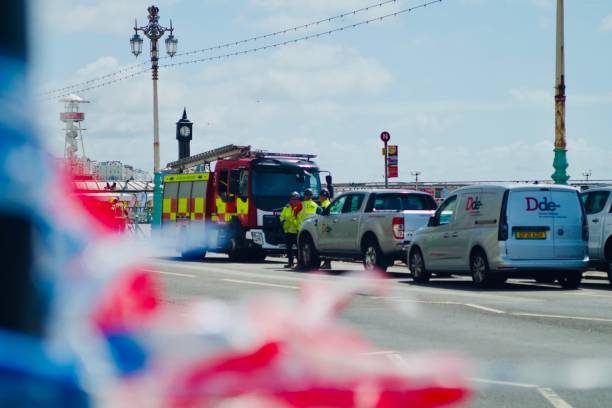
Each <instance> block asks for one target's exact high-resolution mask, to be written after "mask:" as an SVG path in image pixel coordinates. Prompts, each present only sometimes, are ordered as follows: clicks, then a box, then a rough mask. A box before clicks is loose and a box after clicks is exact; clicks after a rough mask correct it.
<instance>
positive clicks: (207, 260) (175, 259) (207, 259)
mask: <svg viewBox="0 0 612 408" xmlns="http://www.w3.org/2000/svg"><path fill="white" fill-rule="evenodd" d="M157 259H162V260H164V261H173V262H186V263H204V264H245V265H253V264H263V265H275V264H276V265H278V264H282V263H283V262H282V261H280V260H274V259H270V260H268V259H266V260H265V261H241V262H238V261H231V260H230V259H229V258H222V257H205V258H196V259H183V258H182V257H181V256H160V257H158V258H157Z"/></svg>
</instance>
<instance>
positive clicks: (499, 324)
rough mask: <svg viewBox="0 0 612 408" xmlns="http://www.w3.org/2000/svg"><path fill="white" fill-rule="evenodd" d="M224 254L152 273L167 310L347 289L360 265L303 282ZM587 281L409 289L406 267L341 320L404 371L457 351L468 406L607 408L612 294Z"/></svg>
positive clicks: (438, 281)
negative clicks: (322, 287)
mask: <svg viewBox="0 0 612 408" xmlns="http://www.w3.org/2000/svg"><path fill="white" fill-rule="evenodd" d="M283 263H284V261H283V260H282V259H280V258H271V257H269V258H268V259H267V260H266V261H265V262H263V263H248V264H240V263H232V262H230V261H229V260H228V259H227V257H225V256H222V255H214V254H213V255H211V254H209V255H208V256H207V258H206V260H203V261H197V262H186V261H182V260H181V259H180V258H178V257H174V256H167V257H164V258H157V259H155V260H154V261H153V265H154V266H153V267H152V271H154V272H155V273H157V274H159V276H160V277H161V278H162V281H163V282H164V284H165V291H166V296H167V298H166V299H165V301H167V302H170V303H182V302H185V301H189V300H198V299H202V298H216V299H224V300H229V301H239V300H243V299H245V298H246V297H251V296H256V295H261V294H266V293H269V292H281V293H283V294H285V295H288V296H297V295H298V293H299V288H300V285H301V284H302V283H303V281H304V279H308V278H310V279H320V280H324V281H329V282H330V283H331V284H340V285H342V284H346V283H348V282H349V281H350V279H352V278H351V277H349V276H348V272H350V271H356V270H360V269H361V266H360V265H359V264H356V263H344V262H333V264H332V265H333V271H332V273H325V274H317V275H313V274H305V273H300V272H296V271H292V270H287V269H284V268H283ZM605 276H606V275H605V274H603V273H598V272H589V273H587V275H586V278H585V280H584V281H583V284H582V286H581V287H580V288H579V289H577V290H564V289H561V288H560V287H559V286H558V285H547V284H538V283H535V282H533V281H529V280H521V279H514V280H509V281H508V282H507V283H506V284H504V285H501V286H499V287H496V288H493V289H477V288H475V287H474V286H473V285H472V283H471V281H470V279H469V278H467V277H445V278H433V279H432V281H431V282H429V283H428V284H415V283H413V282H412V280H411V279H410V274H409V271H408V269H407V267H406V266H405V265H403V264H401V265H400V264H397V265H396V266H394V267H392V268H390V269H389V273H388V277H387V278H386V279H387V281H388V282H389V286H390V289H389V290H388V291H387V292H386V293H385V294H382V295H381V294H372V295H367V294H359V295H357V296H355V297H354V299H353V300H352V302H351V304H350V306H349V307H348V308H347V309H346V310H345V311H344V312H343V313H342V315H341V320H342V321H343V322H346V323H348V324H349V325H351V326H353V327H355V328H357V329H358V330H359V331H360V332H362V333H363V334H364V335H365V336H366V337H367V338H369V340H371V341H372V342H373V343H374V344H375V345H376V346H377V347H378V348H379V349H380V353H379V354H378V358H384V359H386V360H388V362H389V364H395V365H405V364H407V363H406V361H407V358H408V356H409V355H410V354H412V353H414V352H417V351H430V350H442V351H455V352H460V353H462V354H464V355H465V356H466V357H467V358H468V359H469V360H470V361H471V363H473V365H474V370H473V373H472V376H471V380H472V385H473V387H474V388H475V390H476V395H475V398H474V399H473V400H472V401H471V403H470V404H469V406H471V407H548V408H550V407H555V408H569V407H589V408H593V407H602V408H609V407H612V286H611V285H609V283H608V280H607V279H605Z"/></svg>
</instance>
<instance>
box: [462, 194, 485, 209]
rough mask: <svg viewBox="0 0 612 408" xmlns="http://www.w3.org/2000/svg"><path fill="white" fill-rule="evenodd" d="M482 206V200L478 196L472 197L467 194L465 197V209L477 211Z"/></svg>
mask: <svg viewBox="0 0 612 408" xmlns="http://www.w3.org/2000/svg"><path fill="white" fill-rule="evenodd" d="M480 207H482V202H481V201H480V199H479V198H478V197H476V198H474V197H472V196H469V197H468V198H467V202H466V203H465V211H478V210H480Z"/></svg>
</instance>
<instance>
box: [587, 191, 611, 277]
mask: <svg viewBox="0 0 612 408" xmlns="http://www.w3.org/2000/svg"><path fill="white" fill-rule="evenodd" d="M611 192H612V187H605V188H594V189H591V190H588V191H585V192H584V193H582V194H581V196H582V201H583V202H584V209H585V210H586V214H587V220H588V222H589V258H590V260H591V264H592V265H593V266H595V267H597V268H603V269H604V270H606V271H607V272H608V280H609V281H610V283H611V284H612V194H610V193H611Z"/></svg>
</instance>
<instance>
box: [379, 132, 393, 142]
mask: <svg viewBox="0 0 612 408" xmlns="http://www.w3.org/2000/svg"><path fill="white" fill-rule="evenodd" d="M380 140H382V141H383V142H385V143H387V142H388V141H389V140H391V134H390V133H389V132H386V131H385V132H382V133H381V134H380Z"/></svg>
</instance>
